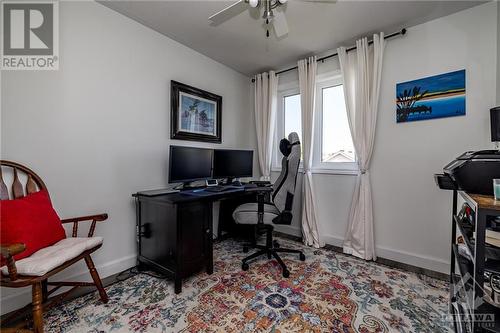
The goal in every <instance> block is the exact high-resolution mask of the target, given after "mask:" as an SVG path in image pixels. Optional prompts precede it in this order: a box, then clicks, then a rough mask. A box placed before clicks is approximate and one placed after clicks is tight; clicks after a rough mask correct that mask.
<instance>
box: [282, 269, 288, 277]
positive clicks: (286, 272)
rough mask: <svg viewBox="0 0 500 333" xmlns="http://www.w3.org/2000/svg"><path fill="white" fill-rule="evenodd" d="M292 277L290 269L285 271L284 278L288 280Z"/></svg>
mask: <svg viewBox="0 0 500 333" xmlns="http://www.w3.org/2000/svg"><path fill="white" fill-rule="evenodd" d="M289 276H290V271H289V270H288V269H284V270H283V277H284V278H288V277H289Z"/></svg>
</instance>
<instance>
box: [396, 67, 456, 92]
mask: <svg viewBox="0 0 500 333" xmlns="http://www.w3.org/2000/svg"><path fill="white" fill-rule="evenodd" d="M414 87H421V88H422V91H425V90H428V91H429V93H433V92H440V91H447V90H451V89H463V88H465V70H459V71H456V72H450V73H445V74H440V75H435V76H430V77H426V78H423V79H418V80H414V81H408V82H403V83H398V84H397V86H396V93H397V95H399V94H402V93H403V91H404V90H405V89H407V90H409V89H413V88H414Z"/></svg>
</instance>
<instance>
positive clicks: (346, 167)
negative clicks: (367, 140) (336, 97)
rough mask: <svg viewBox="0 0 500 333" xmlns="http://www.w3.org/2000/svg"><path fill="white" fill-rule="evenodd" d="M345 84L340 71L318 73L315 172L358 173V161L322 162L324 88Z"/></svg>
mask: <svg viewBox="0 0 500 333" xmlns="http://www.w3.org/2000/svg"><path fill="white" fill-rule="evenodd" d="M342 84H343V80H342V75H341V73H340V71H335V72H330V73H326V74H323V75H318V78H317V83H316V119H315V129H314V146H313V149H314V150H313V167H312V171H313V172H314V173H327V174H358V165H357V163H356V162H322V161H321V156H322V152H323V98H322V97H323V89H326V88H330V87H335V86H340V85H342Z"/></svg>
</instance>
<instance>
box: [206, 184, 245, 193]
mask: <svg viewBox="0 0 500 333" xmlns="http://www.w3.org/2000/svg"><path fill="white" fill-rule="evenodd" d="M235 188H237V187H235V186H221V185H217V186H209V187H207V188H205V191H206V192H216V193H217V192H224V191H229V190H234V189H235Z"/></svg>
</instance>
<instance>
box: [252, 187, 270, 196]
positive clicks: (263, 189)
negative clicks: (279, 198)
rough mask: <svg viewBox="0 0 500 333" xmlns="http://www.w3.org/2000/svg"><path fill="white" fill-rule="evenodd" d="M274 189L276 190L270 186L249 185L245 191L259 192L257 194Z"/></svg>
mask: <svg viewBox="0 0 500 333" xmlns="http://www.w3.org/2000/svg"><path fill="white" fill-rule="evenodd" d="M272 191H274V189H273V188H272V187H268V186H260V187H249V188H246V189H245V192H257V195H259V194H267V193H271V192H272Z"/></svg>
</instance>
